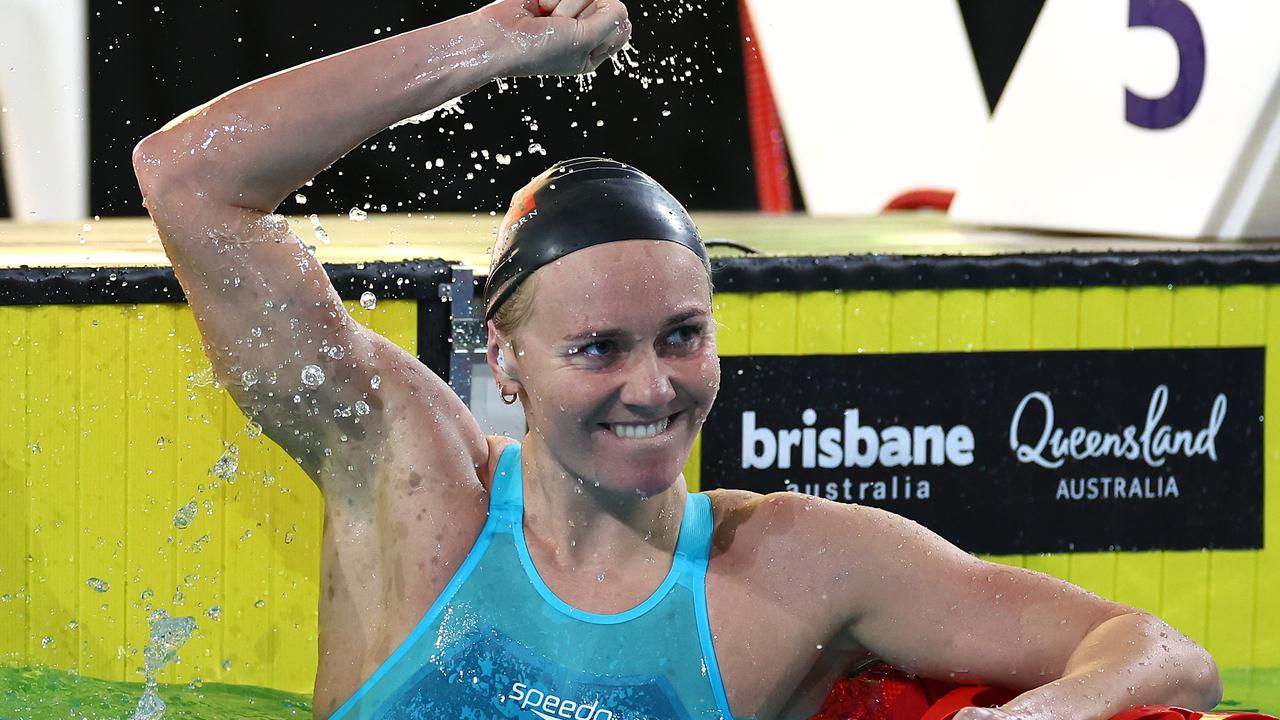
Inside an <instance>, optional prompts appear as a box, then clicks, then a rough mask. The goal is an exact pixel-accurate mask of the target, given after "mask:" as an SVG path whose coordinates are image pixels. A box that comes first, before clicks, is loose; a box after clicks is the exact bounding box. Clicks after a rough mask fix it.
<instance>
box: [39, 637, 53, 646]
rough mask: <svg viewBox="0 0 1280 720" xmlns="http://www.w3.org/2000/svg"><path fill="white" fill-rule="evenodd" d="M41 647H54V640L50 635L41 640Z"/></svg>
mask: <svg viewBox="0 0 1280 720" xmlns="http://www.w3.org/2000/svg"><path fill="white" fill-rule="evenodd" d="M40 647H42V648H51V647H53V638H51V637H49V636H48V635H45V636H44V637H42V638H40Z"/></svg>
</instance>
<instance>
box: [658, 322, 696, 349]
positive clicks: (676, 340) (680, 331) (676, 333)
mask: <svg viewBox="0 0 1280 720" xmlns="http://www.w3.org/2000/svg"><path fill="white" fill-rule="evenodd" d="M701 334H702V330H701V328H697V327H694V326H692V325H687V326H685V327H678V328H676V329H675V330H672V331H671V332H670V334H668V335H667V342H669V343H671V344H672V345H688V344H690V343H692V342H693V341H694V340H697V339H698V336H700V335H701Z"/></svg>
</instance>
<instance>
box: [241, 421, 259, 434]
mask: <svg viewBox="0 0 1280 720" xmlns="http://www.w3.org/2000/svg"><path fill="white" fill-rule="evenodd" d="M244 434H245V437H248V438H256V437H258V436H260V435H262V425H260V424H258V423H257V422H256V421H254V420H250V421H249V424H248V425H245V426H244Z"/></svg>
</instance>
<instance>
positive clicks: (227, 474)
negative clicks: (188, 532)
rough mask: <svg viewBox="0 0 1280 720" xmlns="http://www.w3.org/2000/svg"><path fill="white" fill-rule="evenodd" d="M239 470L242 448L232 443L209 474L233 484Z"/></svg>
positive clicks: (210, 469)
mask: <svg viewBox="0 0 1280 720" xmlns="http://www.w3.org/2000/svg"><path fill="white" fill-rule="evenodd" d="M239 469H240V448H239V447H237V446H236V444H235V443H230V444H228V445H227V449H226V450H223V451H222V456H221V457H219V458H218V461H217V462H215V463H214V464H213V467H211V468H209V474H210V475H212V476H214V477H216V478H218V479H219V480H222V481H224V482H231V481H232V480H235V478H236V471H237V470H239ZM175 520H176V516H175Z"/></svg>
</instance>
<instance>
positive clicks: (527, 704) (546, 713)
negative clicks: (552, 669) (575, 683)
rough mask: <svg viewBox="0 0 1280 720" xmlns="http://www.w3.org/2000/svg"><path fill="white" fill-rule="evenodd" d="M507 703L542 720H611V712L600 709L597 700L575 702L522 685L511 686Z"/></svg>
mask: <svg viewBox="0 0 1280 720" xmlns="http://www.w3.org/2000/svg"><path fill="white" fill-rule="evenodd" d="M507 701H508V702H514V703H519V704H520V709H521V710H528V711H529V712H531V713H533V714H534V715H537V716H538V717H540V718H542V720H557V718H558V719H559V720H613V711H611V710H606V709H604V708H602V707H600V702H599V701H598V700H597V701H596V702H590V703H584V702H575V701H573V700H567V699H565V698H562V697H560V696H559V695H553V694H552V693H549V692H546V691H544V690H539V689H538V688H535V687H529V686H528V685H525V684H524V683H516V684H514V685H512V686H511V693H510V694H508V695H507Z"/></svg>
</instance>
